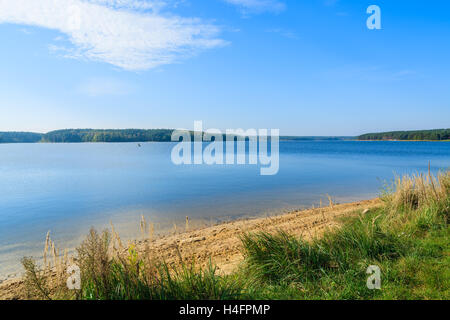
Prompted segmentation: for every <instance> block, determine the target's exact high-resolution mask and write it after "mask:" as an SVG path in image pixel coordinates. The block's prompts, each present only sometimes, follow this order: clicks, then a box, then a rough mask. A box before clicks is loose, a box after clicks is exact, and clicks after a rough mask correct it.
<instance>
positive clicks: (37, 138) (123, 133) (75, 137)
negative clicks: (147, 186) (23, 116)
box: [0, 129, 173, 143]
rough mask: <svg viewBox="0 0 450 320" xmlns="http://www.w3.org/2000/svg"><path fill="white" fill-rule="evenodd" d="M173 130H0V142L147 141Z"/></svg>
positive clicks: (163, 137) (168, 137) (166, 137)
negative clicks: (35, 131) (40, 131)
mask: <svg viewBox="0 0 450 320" xmlns="http://www.w3.org/2000/svg"><path fill="white" fill-rule="evenodd" d="M172 132H173V130H169V129H150V130H142V129H125V130H119V129H117V130H97V129H66V130H57V131H51V132H48V133H44V134H41V133H32V132H0V143H31V142H52V143H77V142H147V141H160V142H166V141H170V140H171V136H172Z"/></svg>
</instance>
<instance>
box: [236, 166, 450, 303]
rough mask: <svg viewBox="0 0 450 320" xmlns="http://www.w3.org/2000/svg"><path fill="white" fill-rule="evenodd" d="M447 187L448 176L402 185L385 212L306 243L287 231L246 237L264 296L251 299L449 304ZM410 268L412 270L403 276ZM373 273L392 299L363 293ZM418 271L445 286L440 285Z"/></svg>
mask: <svg viewBox="0 0 450 320" xmlns="http://www.w3.org/2000/svg"><path fill="white" fill-rule="evenodd" d="M449 186H450V173H449V171H446V172H441V173H439V174H438V176H437V177H433V176H432V175H431V174H429V175H428V176H423V175H414V176H405V177H401V178H397V179H396V180H395V182H394V184H393V186H392V187H391V188H390V189H389V190H388V191H387V192H386V193H385V194H384V195H383V200H384V202H385V205H384V206H383V207H382V208H381V209H377V210H373V211H369V212H368V213H365V214H363V213H362V212H359V213H358V214H357V215H356V216H354V217H352V218H350V219H346V221H344V222H343V225H342V227H341V228H338V229H334V230H330V231H328V232H326V233H325V234H324V236H322V237H321V238H315V239H313V240H312V241H309V242H308V241H305V240H303V239H301V237H296V236H295V235H288V234H286V233H284V232H282V231H280V232H278V233H275V234H269V233H264V232H261V233H256V234H246V235H244V236H243V237H242V242H243V248H244V256H245V261H246V276H247V277H249V276H250V277H253V279H254V282H253V283H254V287H255V288H259V289H258V290H253V291H252V294H253V296H254V297H260V298H261V297H262V298H267V297H274V296H275V297H276V296H279V295H280V292H281V294H282V297H284V298H293V297H294V298H305V299H313V298H349V299H364V298H383V297H384V298H412V297H419V298H430V297H431V298H449V297H450V296H449V292H448V289H449V280H450V278H449V277H448V275H449V273H450V271H449V270H450V263H449V258H448V257H449V253H450V250H449V241H448V239H449V238H448V233H449V229H448V219H449V211H450V209H449V208H450V192H449V191H450V188H449ZM405 264H407V265H408V266H412V267H411V270H409V271H406V270H404V268H405ZM369 265H378V266H380V267H381V268H382V270H383V272H384V276H385V277H384V281H385V285H386V287H388V288H390V291H389V293H387V292H388V291H386V290H381V291H370V290H368V289H367V288H366V287H365V279H366V278H367V275H366V274H365V271H366V268H367V267H368V266H369ZM415 266H422V268H423V270H430V271H431V270H433V272H434V275H436V276H441V278H443V279H444V280H443V281H442V282H439V281H436V279H433V277H432V276H430V274H428V273H424V272H419V271H420V270H419V271H418V270H417V267H415ZM401 269H403V273H402V272H400V271H399V270H401ZM405 275H408V277H405ZM443 275H447V277H445V276H443ZM436 284H439V285H436ZM293 287H294V288H295V290H293V289H292V288H293ZM261 288H264V289H261ZM406 288H410V289H411V290H409V291H405V290H404V289H406ZM418 288H419V292H417V290H418ZM420 288H422V289H420ZM424 288H425V289H424ZM392 292H395V294H394V296H390V294H392ZM283 294H284V296H283Z"/></svg>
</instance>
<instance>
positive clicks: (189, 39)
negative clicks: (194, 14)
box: [0, 0, 226, 70]
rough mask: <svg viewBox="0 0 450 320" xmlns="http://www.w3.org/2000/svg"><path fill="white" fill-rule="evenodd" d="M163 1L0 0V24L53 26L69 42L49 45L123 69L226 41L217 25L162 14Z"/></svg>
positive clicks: (144, 66)
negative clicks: (60, 44)
mask: <svg viewBox="0 0 450 320" xmlns="http://www.w3.org/2000/svg"><path fill="white" fill-rule="evenodd" d="M165 5H166V2H164V1H158V0H153V1H144V0H0V23H13V24H20V25H27V26H37V27H42V28H48V29H53V30H58V31H59V32H61V33H63V34H65V35H66V36H67V38H68V40H69V41H70V42H71V43H72V45H73V46H70V47H56V46H51V48H53V49H55V48H58V49H60V50H62V52H64V55H65V56H67V57H72V58H79V59H89V60H94V61H101V62H106V63H109V64H112V65H114V66H118V67H120V68H123V69H126V70H146V69H150V68H154V67H157V66H160V65H164V64H170V63H174V62H177V61H179V60H180V59H182V58H186V57H189V56H192V55H193V54H196V53H197V52H198V51H201V50H205V49H209V48H214V47H218V46H222V45H225V44H226V42H225V41H223V40H221V39H219V38H218V34H219V32H220V29H219V28H218V27H216V26H214V25H212V24H209V23H204V22H203V21H202V20H200V19H196V18H183V17H179V16H174V15H166V14H162V13H161V12H160V10H161V8H163V7H164V6H165Z"/></svg>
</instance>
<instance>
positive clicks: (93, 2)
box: [0, 0, 450, 135]
mask: <svg viewBox="0 0 450 320" xmlns="http://www.w3.org/2000/svg"><path fill="white" fill-rule="evenodd" d="M372 4H375V5H378V6H379V7H380V8H381V19H382V29H381V30H369V29H368V28H367V27H366V20H367V18H368V17H369V15H368V14H367V13H366V9H367V7H368V6H369V5H372ZM449 17H450V2H449V1H445V0H441V1H439V0H434V1H412V0H409V1H406V0H396V1H392V0H391V1H378V0H371V1H363V0H362V1H354V0H309V1H308V0H304V1H298V0H204V1H203V0H202V1H200V0H155V1H153V0H152V1H144V0H40V1H35V0H15V1H11V0H0V39H1V40H2V50H0V69H1V77H0V112H1V117H0V131H10V130H24V131H37V132H46V131H49V130H53V129H61V128H192V127H193V122H194V120H203V123H204V127H205V128H219V129H226V128H244V129H248V128H269V129H270V128H277V129H280V130H281V134H283V135H357V134H361V133H365V132H374V131H385V130H408V129H431V128H444V127H445V128H448V127H450V63H449V57H450V19H449Z"/></svg>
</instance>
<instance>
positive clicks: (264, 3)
mask: <svg viewBox="0 0 450 320" xmlns="http://www.w3.org/2000/svg"><path fill="white" fill-rule="evenodd" d="M224 1H225V2H228V3H230V4H233V5H235V6H238V7H239V9H240V10H241V12H242V13H244V14H249V13H263V12H274V13H279V12H281V11H284V10H285V9H286V5H285V4H284V3H283V2H281V1H278V0H224Z"/></svg>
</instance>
